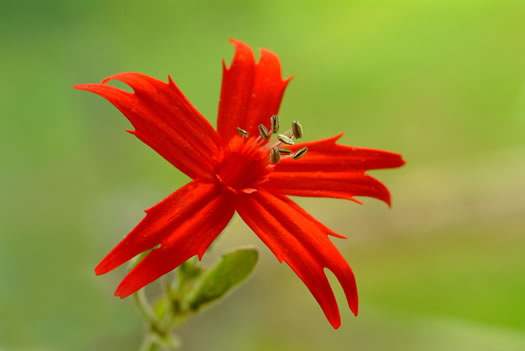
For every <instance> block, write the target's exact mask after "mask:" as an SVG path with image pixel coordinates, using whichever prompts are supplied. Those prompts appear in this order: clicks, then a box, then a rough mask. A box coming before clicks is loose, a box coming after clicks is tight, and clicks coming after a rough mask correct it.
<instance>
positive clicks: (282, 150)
mask: <svg viewBox="0 0 525 351" xmlns="http://www.w3.org/2000/svg"><path fill="white" fill-rule="evenodd" d="M279 153H280V154H281V155H290V154H291V153H292V150H288V149H283V148H279Z"/></svg>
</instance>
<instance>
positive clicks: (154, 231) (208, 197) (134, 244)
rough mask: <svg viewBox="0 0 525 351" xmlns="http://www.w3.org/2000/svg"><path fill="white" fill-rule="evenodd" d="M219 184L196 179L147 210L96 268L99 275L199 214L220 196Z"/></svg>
mask: <svg viewBox="0 0 525 351" xmlns="http://www.w3.org/2000/svg"><path fill="white" fill-rule="evenodd" d="M220 194H221V190H220V188H219V187H218V186H216V185H215V184H211V183H205V182H203V181H202V180H194V181H192V182H190V183H188V184H186V185H185V186H183V187H182V188H180V189H179V190H177V191H175V192H174V193H172V194H171V195H170V196H168V197H167V198H165V199H164V200H162V201H161V202H160V203H158V204H157V205H155V206H153V207H152V208H150V209H148V210H146V217H145V218H144V219H143V220H142V221H141V222H140V223H139V224H138V225H137V226H136V227H135V229H133V230H132V231H131V232H130V233H129V234H128V235H127V236H126V237H125V238H124V239H123V240H122V241H121V242H120V243H119V244H118V245H117V246H116V247H115V248H114V249H113V250H111V252H110V253H109V254H108V255H107V256H106V257H104V259H103V260H102V261H101V262H100V263H99V264H98V266H97V267H96V268H95V273H96V274H97V275H100V274H104V273H107V272H109V271H111V270H113V269H115V268H117V267H118V266H120V265H121V264H123V263H125V262H126V261H128V260H130V259H131V258H133V257H135V256H136V255H138V254H139V253H141V252H143V251H146V250H149V249H151V248H153V247H154V246H155V245H158V244H160V243H161V241H162V240H164V239H165V238H166V237H168V236H169V235H171V234H172V233H174V232H175V231H177V230H178V228H179V227H180V226H181V225H182V224H183V223H184V222H185V221H187V220H188V218H194V217H196V216H198V215H199V213H200V211H202V209H203V208H205V205H206V204H207V203H209V202H210V201H212V199H214V198H217V197H219V196H220Z"/></svg>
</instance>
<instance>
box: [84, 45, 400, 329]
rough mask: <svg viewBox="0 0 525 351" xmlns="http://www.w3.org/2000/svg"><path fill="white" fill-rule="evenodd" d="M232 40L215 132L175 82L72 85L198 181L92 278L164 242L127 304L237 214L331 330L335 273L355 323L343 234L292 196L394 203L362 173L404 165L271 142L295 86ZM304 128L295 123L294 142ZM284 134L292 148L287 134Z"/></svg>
mask: <svg viewBox="0 0 525 351" xmlns="http://www.w3.org/2000/svg"><path fill="white" fill-rule="evenodd" d="M231 42H232V43H233V44H234V45H235V56H234V58H233V62H232V64H231V66H230V68H227V67H226V65H225V64H224V61H223V81H222V89H221V97H220V103H219V116H218V121H217V131H215V130H214V129H213V127H212V126H211V125H210V123H209V122H208V121H207V120H206V119H205V118H204V117H203V116H202V115H201V114H200V113H199V111H197V109H196V108H195V107H194V106H193V105H192V104H191V103H190V102H189V101H188V99H187V98H186V97H185V96H184V95H183V94H182V92H181V91H180V90H179V88H178V87H177V86H176V85H175V83H174V82H173V80H172V79H171V77H169V83H164V82H162V81H159V80H157V79H154V78H151V77H148V76H146V75H143V74H139V73H120V74H116V75H114V76H111V77H109V78H106V79H104V80H103V81H102V83H101V84H82V85H76V86H75V88H76V89H83V90H88V91H91V92H94V93H96V94H99V95H100V96H102V97H104V98H106V99H107V100H109V101H110V102H111V103H112V104H113V105H115V106H116V107H117V108H118V109H119V110H120V111H121V112H122V113H123V114H124V115H125V116H126V117H127V118H128V119H129V121H130V122H131V123H132V124H133V126H134V127H135V130H134V131H129V132H130V133H131V134H134V135H135V136H136V137H137V138H139V139H140V140H142V141H143V142H144V143H146V144H147V145H149V146H150V147H151V148H153V149H154V150H155V151H157V152H158V153H159V154H160V155H161V156H162V157H164V158H165V159H166V160H168V161H169V162H170V163H171V164H173V165H174V166H175V167H177V168H178V169H180V170H181V171H182V172H184V173H186V174H187V175H188V176H189V177H191V178H192V179H193V180H192V181H191V182H189V183H188V184H187V185H185V186H183V187H182V188H180V189H179V190H177V191H175V192H174V193H173V194H171V195H170V196H168V197H167V198H166V199H164V200H162V201H161V202H160V203H158V204H157V205H155V206H154V207H152V208H150V209H149V210H146V217H145V218H144V219H143V220H142V221H141V222H140V223H139V224H138V225H137V226H136V227H135V228H134V229H133V230H132V231H131V232H130V233H129V234H128V235H127V236H126V237H125V238H124V240H122V241H121V242H120V243H119V244H118V245H117V246H116V247H115V248H114V249H113V250H112V251H111V252H110V253H109V254H108V255H107V256H106V257H105V258H104V259H103V260H102V262H100V263H99V265H98V266H97V267H96V268H95V272H96V274H97V275H99V274H104V273H107V272H109V271H111V270H113V269H115V268H117V267H118V266H120V265H121V264H123V263H125V262H126V261H128V260H130V259H131V258H133V257H134V256H136V255H137V254H139V253H141V252H143V251H145V250H149V249H152V248H153V247H155V246H157V245H159V244H160V246H159V247H157V248H155V249H153V250H152V251H151V252H150V253H149V254H148V255H147V256H146V257H145V258H144V259H143V260H142V261H141V262H140V263H139V264H138V265H137V266H136V267H135V268H134V269H133V270H132V271H131V272H129V274H128V275H127V276H126V277H125V278H124V280H123V281H122V282H121V283H120V285H119V286H118V288H117V290H116V292H115V295H117V296H120V297H121V298H124V297H126V296H128V295H130V294H133V293H134V292H136V291H137V290H139V289H140V288H142V287H144V286H145V285H147V284H148V283H150V282H152V281H153V280H155V279H157V278H159V277H160V276H162V275H163V274H166V273H168V272H170V271H171V270H173V269H174V268H176V267H177V266H178V265H180V264H181V263H183V262H184V261H186V260H187V259H189V258H190V257H192V256H194V255H198V256H199V259H200V258H202V255H203V254H204V252H205V251H206V249H207V247H208V246H209V245H210V244H211V242H212V241H213V240H214V239H215V238H216V237H217V236H218V235H219V233H221V231H222V230H223V229H224V227H226V225H227V224H228V222H229V221H230V219H231V218H232V216H233V214H234V212H235V211H237V212H238V213H239V215H240V216H241V217H242V219H243V220H244V221H245V222H246V223H247V224H248V226H250V228H251V229H252V230H253V231H254V232H255V233H256V234H257V235H258V236H259V238H260V239H261V240H262V241H263V242H264V243H265V244H266V245H267V246H268V247H269V248H270V250H271V251H272V252H273V253H274V254H275V256H276V257H277V259H278V260H279V262H281V263H282V262H283V261H285V262H286V263H287V264H288V265H289V266H290V267H291V268H292V269H293V270H294V271H295V273H296V274H297V275H298V276H299V278H301V279H302V281H303V282H304V283H305V284H306V286H307V287H308V289H310V292H311V293H312V294H313V295H314V297H315V299H316V300H317V302H318V303H319V305H320V306H321V308H322V309H323V312H324V313H325V315H326V317H327V318H328V320H329V321H330V323H331V324H332V326H333V327H334V328H338V327H339V325H340V324H341V321H340V316H339V310H338V308H337V303H336V301H335V298H334V294H333V292H332V289H331V287H330V285H329V283H328V280H327V278H326V275H325V273H324V271H323V270H324V268H328V269H329V270H331V271H332V272H333V273H334V274H335V276H336V277H337V279H338V280H339V282H340V283H341V285H342V286H343V289H344V292H345V294H346V298H347V300H348V304H349V307H350V309H351V310H352V312H353V313H354V314H355V315H357V306H358V302H357V289H356V283H355V279H354V274H353V273H352V270H351V269H350V266H349V265H348V263H347V262H346V261H345V259H344V258H343V257H342V256H341V254H340V253H339V251H338V250H337V249H336V247H335V246H334V245H333V244H332V242H331V241H330V239H329V237H328V236H329V235H332V236H336V237H340V238H344V236H341V235H339V234H336V233H334V232H333V231H331V230H330V229H328V228H327V227H325V226H324V225H323V224H321V223H320V222H318V221H317V220H316V219H315V218H313V217H312V216H311V215H309V214H308V213H307V212H306V211H305V210H303V209H302V208H301V207H299V206H298V205H297V204H296V203H295V202H293V201H292V200H290V199H289V198H288V197H287V196H286V195H295V196H313V197H334V198H342V199H348V200H353V201H357V200H356V199H355V198H354V196H370V197H375V198H377V199H380V200H383V201H384V202H386V203H387V204H390V194H389V191H388V189H387V188H386V187H385V186H384V185H383V184H382V183H381V182H379V181H378V180H376V179H375V178H373V177H371V176H369V175H367V174H365V171H366V170H369V169H379V168H393V167H399V166H401V165H403V164H404V161H403V160H402V158H401V156H400V155H398V154H394V153H390V152H387V151H381V150H373V149H365V148H357V147H352V146H343V145H339V144H336V141H337V140H338V139H339V138H340V137H341V136H342V134H340V135H337V136H335V137H332V138H328V139H324V140H320V141H314V142H303V143H298V144H295V145H287V144H286V143H282V142H275V141H272V140H268V139H267V138H266V135H265V134H266V133H265V131H266V130H269V134H271V133H272V130H271V127H272V125H271V122H270V117H271V116H274V115H276V114H277V112H278V110H279V105H280V104H281V99H282V96H283V93H284V90H285V88H286V86H287V84H288V82H289V81H290V79H287V80H282V78H281V64H280V62H279V58H278V57H277V56H276V55H275V54H274V53H273V52H271V51H269V50H266V49H261V56H260V60H259V62H258V63H255V58H254V54H253V52H252V50H251V49H250V47H249V46H248V45H246V44H244V43H242V42H240V41H237V40H232V41H231ZM113 79H116V80H120V81H122V82H124V83H126V84H128V85H129V86H130V87H131V88H132V89H133V90H134V93H129V92H126V91H123V90H121V89H118V88H115V87H112V86H110V85H106V84H105V83H107V82H108V81H110V80H113ZM277 121H278V120H277ZM260 125H262V126H263V127H259V126H260ZM238 127H240V128H242V129H240V130H239V128H238ZM273 127H276V126H275V125H274V126H273ZM299 127H300V126H298V125H295V130H296V133H295V134H298V132H299V130H297V129H299ZM259 128H261V129H263V130H262V131H259ZM275 132H276V130H274V134H275ZM240 134H244V135H240ZM246 134H248V135H249V136H247V135H246ZM299 134H300V133H299ZM285 136H287V137H289V138H294V135H293V134H292V132H290V131H289V132H287V133H285ZM297 136H298V135H295V137H297ZM270 138H272V135H270ZM281 139H282V140H284V141H285V142H289V140H287V139H286V138H282V137H281ZM272 143H273V145H272ZM272 146H273V147H272ZM279 146H280V147H281V148H282V149H287V150H289V151H291V153H292V154H290V155H287V154H285V152H287V151H286V150H282V151H281V152H283V154H282V156H281V152H279V151H278V148H277V147H279ZM305 148H307V149H305ZM306 150H307V151H308V153H307V154H306V155H305V156H304V157H301V158H300V159H298V158H299V156H301V155H302V154H303V153H304V152H305V151H306ZM289 151H288V152H289ZM279 158H280V159H281V160H280V162H278V159H279Z"/></svg>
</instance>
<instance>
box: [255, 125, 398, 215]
mask: <svg viewBox="0 0 525 351" xmlns="http://www.w3.org/2000/svg"><path fill="white" fill-rule="evenodd" d="M341 136H342V134H340V135H338V136H335V137H332V138H328V139H323V140H319V141H315V142H306V143H299V144H295V145H293V146H291V147H290V148H291V149H292V150H294V151H296V150H298V149H300V148H302V147H305V146H306V147H308V153H307V154H306V155H305V156H304V157H303V158H301V159H299V160H294V159H293V158H286V159H284V160H282V161H281V162H280V163H279V164H278V165H276V167H275V169H274V172H272V173H271V174H270V175H269V177H268V178H269V181H268V182H267V183H264V188H265V189H268V190H271V191H275V192H280V193H283V194H288V195H296V196H312V197H335V198H342V199H349V200H354V201H357V200H355V199H354V198H353V197H354V196H370V197H374V198H377V199H380V200H382V201H384V202H386V203H387V204H389V205H390V192H389V191H388V189H387V188H386V187H385V186H384V185H383V184H382V183H381V182H380V181H378V180H377V179H375V178H373V177H371V176H369V175H368V174H365V171H366V170H369V169H380V168H393V167H400V166H402V165H403V164H404V163H405V161H403V159H402V158H401V155H399V154H395V153H392V152H388V151H382V150H374V149H366V148H358V147H354V146H346V145H338V144H336V141H337V140H338V139H339V138H340V137H341Z"/></svg>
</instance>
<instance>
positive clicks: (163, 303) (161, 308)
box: [153, 296, 170, 320]
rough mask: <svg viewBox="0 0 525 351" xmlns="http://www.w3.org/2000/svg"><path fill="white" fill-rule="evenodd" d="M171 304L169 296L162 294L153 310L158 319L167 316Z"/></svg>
mask: <svg viewBox="0 0 525 351" xmlns="http://www.w3.org/2000/svg"><path fill="white" fill-rule="evenodd" d="M169 306H170V301H169V299H168V297H167V296H162V297H161V298H160V299H158V300H157V302H155V304H154V305H153V312H155V316H156V317H157V319H158V320H161V319H163V318H164V317H165V316H166V312H168V309H169Z"/></svg>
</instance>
